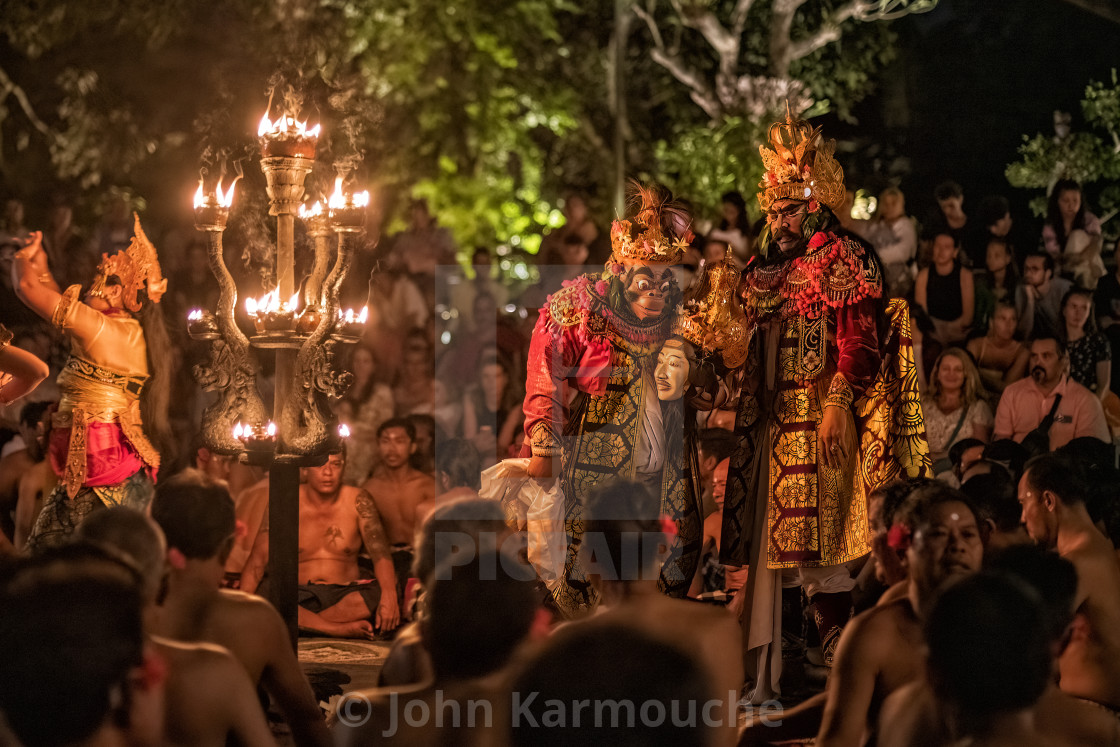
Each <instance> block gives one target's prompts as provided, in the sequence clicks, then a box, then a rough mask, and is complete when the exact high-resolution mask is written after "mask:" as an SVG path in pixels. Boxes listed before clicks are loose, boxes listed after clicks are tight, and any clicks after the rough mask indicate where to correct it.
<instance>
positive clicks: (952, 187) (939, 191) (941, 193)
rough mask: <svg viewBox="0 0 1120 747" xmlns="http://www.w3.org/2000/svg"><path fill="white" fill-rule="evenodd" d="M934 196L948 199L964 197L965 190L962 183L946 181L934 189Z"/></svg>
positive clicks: (938, 198)
mask: <svg viewBox="0 0 1120 747" xmlns="http://www.w3.org/2000/svg"><path fill="white" fill-rule="evenodd" d="M933 196H934V198H935V199H937V200H948V199H949V198H950V197H964V190H962V189H961V185H959V184H957V183H956V182H954V181H944V182H941V183H940V184H938V185H937V188H936V189H935V190H933Z"/></svg>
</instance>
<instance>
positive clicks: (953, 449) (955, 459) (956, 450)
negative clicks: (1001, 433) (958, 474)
mask: <svg viewBox="0 0 1120 747" xmlns="http://www.w3.org/2000/svg"><path fill="white" fill-rule="evenodd" d="M983 445H984V442H983V441H981V440H980V439H978V438H962V439H961V440H960V441H957V442H956V443H954V444H953V445H952V446H950V447H949V461H950V462H952V463H953V466H954V467H956V466H957V465H958V464H960V463H961V457H963V456H964V453H965V452H966V451H968V450H969V449H975V448H976V447H977V446H983Z"/></svg>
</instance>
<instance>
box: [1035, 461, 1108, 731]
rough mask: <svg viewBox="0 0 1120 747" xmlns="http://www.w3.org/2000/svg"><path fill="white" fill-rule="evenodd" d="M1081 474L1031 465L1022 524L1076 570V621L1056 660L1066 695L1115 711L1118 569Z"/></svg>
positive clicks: (1060, 464)
mask: <svg viewBox="0 0 1120 747" xmlns="http://www.w3.org/2000/svg"><path fill="white" fill-rule="evenodd" d="M1076 473H1077V470H1076V465H1075V464H1074V463H1073V462H1072V460H1071V459H1070V458H1069V457H1068V456H1066V455H1062V454H1043V455H1041V456H1037V457H1035V458H1033V459H1031V460H1030V461H1028V462H1027V466H1026V470H1025V471H1024V473H1023V477H1022V479H1020V480H1019V503H1020V504H1021V505H1022V507H1023V514H1022V522H1023V525H1024V526H1026V528H1027V533H1028V534H1029V535H1030V536H1031V539H1032V540H1034V541H1035V542H1037V543H1038V544H1040V545H1042V546H1043V547H1046V548H1049V549H1053V550H1057V552H1058V554H1059V555H1061V556H1062V557H1063V558H1065V559H1066V560H1068V561H1070V562H1071V563H1073V565H1074V567H1075V568H1076V569H1077V578H1078V588H1077V596H1076V599H1075V601H1074V605H1075V607H1074V608H1075V609H1076V611H1077V615H1076V617H1075V619H1074V623H1073V628H1072V636H1071V637H1070V642H1069V645H1068V646H1067V647H1066V649H1065V651H1064V652H1062V656H1061V658H1060V659H1059V668H1060V670H1061V683H1060V684H1061V688H1062V690H1063V691H1064V692H1067V693H1069V694H1070V695H1074V696H1076V697H1078V698H1082V699H1083V700H1088V701H1092V702H1094V703H1097V704H1100V705H1102V706H1104V707H1106V708H1110V709H1112V710H1113V711H1118V710H1120V561H1118V560H1117V557H1116V551H1115V548H1114V547H1113V546H1112V543H1111V542H1110V541H1109V540H1108V538H1107V537H1105V536H1104V535H1103V534H1102V533H1101V531H1100V530H1099V529H1098V528H1097V527H1096V526H1095V525H1094V524H1093V520H1092V518H1090V516H1089V510H1088V508H1087V507H1086V505H1085V501H1084V493H1083V492H1082V491H1083V486H1082V485H1081V484H1080V481H1078V480H1077V479H1076V477H1075V476H1076Z"/></svg>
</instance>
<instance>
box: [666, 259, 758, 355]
mask: <svg viewBox="0 0 1120 747" xmlns="http://www.w3.org/2000/svg"><path fill="white" fill-rule="evenodd" d="M738 287H739V269H738V268H737V267H736V266H735V263H734V262H732V260H731V256H730V249H727V250H725V254H724V257H723V259H721V260H719V261H718V262H715V263H714V264H712V265H710V266H709V267H708V269H707V272H706V273H705V274H704V277H703V279H702V280H701V282H700V283H699V284H698V285H696V286H693V287H692V288H689V290H688V291H687V292H686V294H685V301H684V305H683V307H681V308H680V309H679V311H678V314H677V318H676V321H675V322H674V323H673V331H672V334H674V335H676V336H678V337H681V338H683V339H685V340H687V341H688V342H690V343H692V344H693V345H694V346H695V347H696V348H697V349H698V350H704V351H705V352H707V353H717V352H718V353H719V354H720V355H721V356H722V358H723V364H724V366H726V367H727V368H732V369H734V368H738V367H739V366H741V365H743V363H744V362H746V360H747V344H748V341H749V337H748V335H747V317H746V315H745V314H744V313H743V308H742V307H741V306H740V305H739V304H738V302H737V301H736V298H735V296H736V293H737V291H738Z"/></svg>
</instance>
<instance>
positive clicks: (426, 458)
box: [406, 412, 447, 477]
mask: <svg viewBox="0 0 1120 747" xmlns="http://www.w3.org/2000/svg"><path fill="white" fill-rule="evenodd" d="M406 417H407V418H408V422H410V423H412V428H413V429H414V430H415V431H416V451H414V452H412V455H411V456H410V457H409V458H408V463H409V464H411V465H412V468H413V469H414V470H416V471H417V472H421V473H423V474H425V475H427V476H428V477H431V476H433V475H435V473H436V443H437V442H438V443H443V442H444V441H446V440H447V433H446V432H444V431H440V430H439V425H438V423H436V419H435V417H433V416H431V415H429V414H427V413H421V412H414V413H412V414H411V415H407V416H406Z"/></svg>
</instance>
